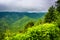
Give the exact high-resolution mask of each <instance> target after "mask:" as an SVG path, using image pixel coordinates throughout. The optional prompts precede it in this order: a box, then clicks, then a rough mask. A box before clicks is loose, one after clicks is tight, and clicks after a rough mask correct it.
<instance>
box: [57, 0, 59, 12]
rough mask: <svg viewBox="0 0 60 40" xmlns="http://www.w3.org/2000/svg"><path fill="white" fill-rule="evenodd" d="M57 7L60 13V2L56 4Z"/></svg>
mask: <svg viewBox="0 0 60 40" xmlns="http://www.w3.org/2000/svg"><path fill="white" fill-rule="evenodd" d="M56 7H57V11H59V12H60V0H58V1H57V2H56Z"/></svg>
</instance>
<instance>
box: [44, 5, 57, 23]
mask: <svg viewBox="0 0 60 40" xmlns="http://www.w3.org/2000/svg"><path fill="white" fill-rule="evenodd" d="M54 11H55V8H54V7H53V6H51V7H50V8H49V10H48V13H47V14H46V15H45V20H44V21H45V22H49V23H51V22H53V21H56V19H57V17H56V13H54Z"/></svg>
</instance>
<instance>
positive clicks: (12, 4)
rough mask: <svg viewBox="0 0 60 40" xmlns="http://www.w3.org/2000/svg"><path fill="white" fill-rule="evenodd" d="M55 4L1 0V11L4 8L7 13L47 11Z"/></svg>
mask: <svg viewBox="0 0 60 40" xmlns="http://www.w3.org/2000/svg"><path fill="white" fill-rule="evenodd" d="M54 2H55V0H0V11H1V9H2V8H4V9H3V10H5V11H6V10H7V11H47V10H48V8H49V7H50V6H51V5H53V4H54ZM1 6H3V7H1ZM3 10H2V11H3Z"/></svg>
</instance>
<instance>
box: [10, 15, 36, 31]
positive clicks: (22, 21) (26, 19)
mask: <svg viewBox="0 0 60 40" xmlns="http://www.w3.org/2000/svg"><path fill="white" fill-rule="evenodd" d="M31 21H34V22H35V21H36V19H33V18H29V17H27V16H24V17H23V18H21V19H20V20H17V21H16V22H15V23H13V24H12V25H11V27H10V28H11V29H12V30H14V31H19V30H23V29H24V26H25V25H26V24H27V23H28V22H31Z"/></svg>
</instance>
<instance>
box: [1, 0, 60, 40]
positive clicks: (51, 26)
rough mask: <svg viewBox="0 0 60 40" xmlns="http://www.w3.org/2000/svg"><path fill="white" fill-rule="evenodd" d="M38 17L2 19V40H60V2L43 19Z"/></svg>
mask: <svg viewBox="0 0 60 40" xmlns="http://www.w3.org/2000/svg"><path fill="white" fill-rule="evenodd" d="M13 13H14V12H13ZM2 15H3V14H1V15H0V16H2ZM23 15H24V14H23ZM27 15H28V13H27ZM29 15H30V14H29ZM36 15H37V16H38V15H39V13H38V14H36ZM36 15H35V16H34V14H33V18H32V17H28V16H24V17H21V16H22V15H21V14H20V15H19V16H16V15H14V17H13V18H11V16H12V15H10V16H9V15H8V16H6V17H0V40H60V0H58V1H56V3H55V6H53V5H52V6H51V7H50V8H49V9H48V12H47V13H44V16H43V13H42V16H43V17H41V15H40V16H39V17H37V18H35V17H36ZM31 16H32V15H31ZM7 17H8V18H7ZM19 17H20V18H19ZM9 18H10V19H9Z"/></svg>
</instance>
